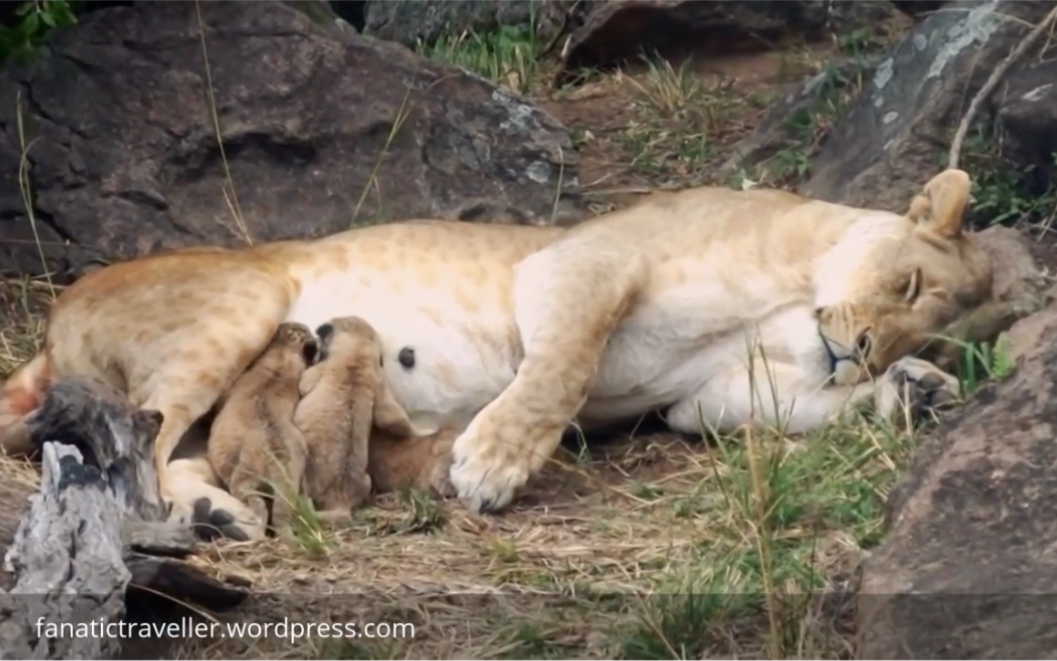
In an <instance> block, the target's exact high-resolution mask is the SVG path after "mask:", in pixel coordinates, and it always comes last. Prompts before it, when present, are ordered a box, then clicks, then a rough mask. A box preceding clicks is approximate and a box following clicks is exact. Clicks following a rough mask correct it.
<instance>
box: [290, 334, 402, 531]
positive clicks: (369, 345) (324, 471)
mask: <svg viewBox="0 0 1057 661" xmlns="http://www.w3.org/2000/svg"><path fill="white" fill-rule="evenodd" d="M316 335H318V336H319V342H320V349H319V362H318V363H316V364H315V365H313V366H312V367H310V368H309V369H308V370H306V371H305V374H304V376H302V377H301V396H302V399H301V402H300V403H299V404H298V405H297V411H296V412H295V413H294V424H295V425H297V427H298V428H299V429H300V430H301V431H302V432H303V433H304V435H305V441H306V442H307V444H308V461H307V463H306V466H305V481H304V485H305V493H306V495H308V496H309V497H310V498H312V501H313V503H314V504H315V506H316V509H317V511H319V513H320V517H321V518H322V519H324V520H326V521H330V522H332V523H338V522H342V521H345V520H348V518H349V517H350V516H351V515H352V510H353V509H354V508H355V507H357V506H359V505H360V504H361V503H363V501H364V500H366V499H367V497H368V496H369V495H370V492H371V478H370V476H369V475H368V473H367V446H368V440H369V437H370V433H371V429H372V426H373V427H374V428H377V429H378V430H379V431H383V432H385V433H388V434H392V435H394V436H397V437H399V438H406V437H409V436H413V435H414V430H413V428H412V426H411V421H410V420H409V419H408V416H407V412H406V411H404V409H403V407H402V406H400V404H399V403H397V401H396V400H395V399H394V398H393V395H392V393H391V392H389V388H388V387H387V386H386V382H385V373H384V372H383V370H382V367H383V358H382V345H381V340H380V339H379V337H378V334H377V333H376V332H375V330H374V328H373V327H371V326H370V324H368V323H367V322H366V321H364V320H363V319H361V318H359V317H339V318H337V319H332V320H331V321H330V322H329V323H325V324H323V325H321V326H320V327H319V328H317V329H316Z"/></svg>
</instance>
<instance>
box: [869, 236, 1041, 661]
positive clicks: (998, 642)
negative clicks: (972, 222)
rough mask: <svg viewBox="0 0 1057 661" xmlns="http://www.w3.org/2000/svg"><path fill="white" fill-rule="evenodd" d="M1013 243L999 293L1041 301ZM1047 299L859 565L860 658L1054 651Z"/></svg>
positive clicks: (916, 469)
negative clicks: (1006, 366) (1008, 372)
mask: <svg viewBox="0 0 1057 661" xmlns="http://www.w3.org/2000/svg"><path fill="white" fill-rule="evenodd" d="M988 231H989V232H994V231H997V228H996V230H988ZM1012 233H1013V230H1006V229H1003V230H1001V231H1000V233H999V234H996V235H995V236H993V237H989V238H992V239H994V240H995V241H994V243H996V244H997V243H999V242H1002V241H1007V240H1008V239H1009V238H1010V237H1011V236H1012ZM1007 248H1008V249H1011V250H1012V253H1010V252H1008V251H1006V252H1003V250H1006V249H1003V250H1000V251H998V252H996V253H995V254H994V255H993V257H994V258H995V259H996V260H997V263H998V264H999V266H1000V267H1002V268H1004V269H1005V272H1004V273H997V274H996V277H997V278H998V280H999V281H1000V287H1001V288H1003V289H1004V291H1005V292H1006V293H1007V294H1008V295H1024V294H1025V293H1028V292H1030V291H1031V290H1035V291H1036V292H1038V289H1037V288H1038V287H1040V286H1041V284H1042V282H1043V280H1041V279H1040V277H1039V274H1038V273H1037V272H1036V273H1034V274H1032V273H1031V269H1025V268H1023V266H1024V265H1023V263H1020V264H1019V265H1018V264H1017V263H1016V261H1017V260H1014V262H1008V261H1006V260H1009V259H1010V256H1011V255H1012V254H1013V253H1015V252H1016V251H1017V249H1016V248H1015V246H1013V244H1009V245H1007ZM1003 255H1004V256H1003ZM1003 265H1004V266H1003ZM1011 266H1012V267H1013V268H1012V270H1010V269H1009V268H1007V267H1011ZM1011 278H1012V279H1013V280H1017V279H1022V280H1023V281H1022V282H1020V283H1019V284H1018V283H1016V282H1012V281H1011V280H1010V279H1011ZM1012 292H1019V294H1013V293H1012ZM1045 298H1047V299H1048V300H1049V301H1050V303H1049V306H1048V307H1046V308H1045V309H1044V310H1042V311H1041V312H1038V313H1036V314H1034V315H1031V316H1029V317H1027V318H1025V319H1022V320H1021V321H1019V322H1017V323H1016V324H1015V325H1014V326H1013V328H1012V329H1010V331H1009V332H1008V333H1007V334H1006V335H1005V337H1004V338H1003V340H1002V343H1001V345H1000V346H1001V347H1002V349H1001V351H1003V352H1004V353H1005V357H1006V358H1007V359H1008V360H1011V361H1014V362H1015V364H1016V368H1015V371H1014V373H1013V374H1012V376H1010V377H1009V378H1007V379H1006V380H1003V381H997V382H993V383H991V384H989V385H987V386H985V387H984V388H982V389H981V390H979V391H977V392H975V393H974V394H972V395H971V396H970V397H969V398H968V401H967V402H966V404H965V405H964V406H962V407H960V408H959V409H958V410H957V411H955V412H952V413H950V414H948V416H947V418H946V419H944V420H943V421H941V423H940V425H939V426H938V427H937V428H936V429H935V430H933V431H932V432H931V433H930V434H929V435H928V437H927V438H926V439H925V440H924V441H923V443H922V445H921V448H920V450H919V451H918V453H917V455H916V456H915V458H914V460H913V462H912V464H911V466H910V467H909V469H908V470H907V472H906V474H905V475H904V477H903V478H902V479H901V480H900V482H899V483H898V484H897V485H896V487H895V488H894V489H893V490H892V492H891V494H890V496H889V500H888V521H887V526H888V531H887V533H886V536H885V541H884V543H883V544H882V545H881V546H880V547H879V548H877V549H875V550H874V551H873V552H872V553H871V555H870V557H869V558H868V559H867V560H866V562H865V564H864V566H863V576H862V581H861V585H860V590H859V595H858V604H857V609H856V612H857V618H858V636H859V641H858V651H857V655H858V657H859V658H866V659H941V658H942V659H948V658H949V659H1025V658H1036V659H1042V658H1053V656H1054V655H1055V654H1057V634H1055V633H1054V632H1055V631H1057V611H1055V610H1054V609H1053V608H1052V600H1053V597H1052V596H1051V595H1052V593H1054V592H1055V591H1057V552H1055V550H1054V549H1057V505H1055V503H1057V474H1055V473H1054V471H1053V469H1052V467H1053V466H1054V465H1055V464H1057V444H1055V442H1054V436H1055V434H1057V429H1055V427H1054V425H1055V421H1057V381H1055V380H1054V374H1055V373H1057V303H1055V300H1057V290H1051V291H1050V292H1049V293H1048V295H1047V296H1046V297H1045Z"/></svg>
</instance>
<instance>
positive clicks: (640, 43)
mask: <svg viewBox="0 0 1057 661" xmlns="http://www.w3.org/2000/svg"><path fill="white" fill-rule="evenodd" d="M894 12H895V7H894V6H893V5H892V4H891V3H890V2H886V1H881V0H857V1H856V2H835V1H833V0H829V1H827V2H817V1H812V0H805V1H800V0H777V1H771V0H751V1H749V2H740V1H739V2H729V1H726V0H606V1H604V2H594V3H591V11H590V12H589V13H588V14H587V17H586V19H585V22H584V24H583V26H582V27H580V28H579V29H577V30H576V31H575V32H573V34H572V36H571V38H570V40H569V44H568V46H567V49H566V52H565V60H564V64H565V69H566V70H567V71H570V72H572V71H575V70H577V69H579V68H580V67H596V66H604V65H609V64H614V63H617V62H619V61H620V60H624V59H628V58H636V57H638V56H639V55H641V54H642V53H649V52H651V51H655V50H656V51H662V52H663V51H668V50H670V49H679V48H687V47H692V48H693V50H696V51H701V50H705V51H710V52H723V51H726V50H730V49H732V48H737V47H741V46H745V45H747V44H748V45H753V44H754V45H755V46H756V47H757V48H759V49H764V50H770V49H771V48H772V47H773V43H774V41H776V40H779V39H781V38H783V37H787V36H795V37H796V38H798V39H808V40H813V39H819V38H822V37H824V36H826V35H827V34H829V33H834V32H837V33H840V32H847V31H850V30H851V29H852V28H854V27H860V26H864V25H866V26H873V25H876V24H877V23H878V22H879V21H882V20H884V19H885V18H888V17H890V16H892V15H893V13H894Z"/></svg>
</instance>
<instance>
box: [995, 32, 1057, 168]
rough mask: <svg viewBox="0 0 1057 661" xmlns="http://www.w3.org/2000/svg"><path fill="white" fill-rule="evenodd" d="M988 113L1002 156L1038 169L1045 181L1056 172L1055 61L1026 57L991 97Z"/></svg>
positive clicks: (1056, 96) (1048, 56) (1056, 67)
mask: <svg viewBox="0 0 1057 661" xmlns="http://www.w3.org/2000/svg"><path fill="white" fill-rule="evenodd" d="M990 110H991V114H992V115H993V116H994V117H995V118H996V125H997V127H998V128H999V129H1000V133H1001V135H1002V154H1003V156H1004V157H1006V158H1008V159H1010V160H1011V161H1013V162H1015V163H1016V164H1018V165H1021V166H1024V169H1025V170H1027V169H1028V168H1030V167H1034V168H1037V169H1038V172H1039V174H1041V175H1043V178H1044V179H1046V181H1044V182H1041V183H1042V185H1043V186H1045V185H1046V184H1048V183H1049V179H1050V178H1051V177H1052V176H1053V175H1054V173H1055V171H1057V167H1055V166H1057V164H1055V163H1054V153H1055V152H1057V60H1055V59H1054V58H1053V54H1052V51H1051V52H1050V53H1047V54H1046V56H1045V57H1041V58H1038V57H1025V58H1024V59H1023V60H1022V61H1021V62H1020V63H1019V66H1015V67H1014V68H1013V70H1011V71H1010V72H1009V73H1008V74H1007V75H1006V76H1005V77H1004V78H1003V84H1002V85H1000V86H999V92H998V93H997V94H996V95H995V96H994V97H993V98H992V103H991V104H990Z"/></svg>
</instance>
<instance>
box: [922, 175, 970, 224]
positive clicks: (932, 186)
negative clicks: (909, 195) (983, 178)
mask: <svg viewBox="0 0 1057 661" xmlns="http://www.w3.org/2000/svg"><path fill="white" fill-rule="evenodd" d="M971 189H972V181H971V180H970V179H969V175H968V174H967V173H966V172H965V171H964V170H944V171H943V172H941V173H939V174H938V175H936V176H935V177H933V178H932V179H931V180H929V182H928V183H927V184H925V188H924V190H922V192H921V193H919V194H917V195H915V196H914V199H913V200H911V202H910V209H909V210H908V211H907V217H908V218H910V219H911V220H913V221H914V222H916V223H919V224H921V225H922V226H924V227H926V228H928V229H929V231H931V232H934V233H936V234H938V235H940V236H942V237H944V238H948V239H953V238H955V237H957V236H959V235H960V234H961V233H962V220H963V219H964V217H965V207H967V206H968V205H969V194H970V191H971Z"/></svg>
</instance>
